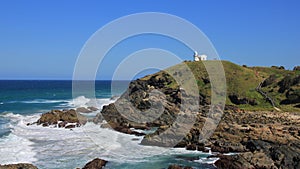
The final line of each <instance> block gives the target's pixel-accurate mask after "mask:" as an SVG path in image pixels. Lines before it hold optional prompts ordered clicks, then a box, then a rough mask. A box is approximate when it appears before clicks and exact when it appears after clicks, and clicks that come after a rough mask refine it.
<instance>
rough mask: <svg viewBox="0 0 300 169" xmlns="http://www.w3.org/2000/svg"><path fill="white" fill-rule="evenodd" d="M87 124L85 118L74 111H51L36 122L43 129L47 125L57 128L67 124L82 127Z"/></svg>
mask: <svg viewBox="0 0 300 169" xmlns="http://www.w3.org/2000/svg"><path fill="white" fill-rule="evenodd" d="M86 122H87V118H86V117H84V116H83V115H80V114H79V113H77V112H76V111H75V110H73V109H71V110H63V111H60V110H51V111H50V112H47V113H45V114H43V115H42V116H41V117H40V119H39V120H38V121H37V124H38V125H42V126H43V127H46V126H49V125H57V124H58V123H59V124H58V127H65V126H66V125H67V124H68V123H75V124H78V126H80V125H84V124H85V123H86Z"/></svg>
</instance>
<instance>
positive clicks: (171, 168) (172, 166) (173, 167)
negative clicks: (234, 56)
mask: <svg viewBox="0 0 300 169" xmlns="http://www.w3.org/2000/svg"><path fill="white" fill-rule="evenodd" d="M168 169H193V168H192V167H182V166H180V165H175V164H174V165H170V166H169V167H168Z"/></svg>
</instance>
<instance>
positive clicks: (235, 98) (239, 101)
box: [228, 94, 257, 106]
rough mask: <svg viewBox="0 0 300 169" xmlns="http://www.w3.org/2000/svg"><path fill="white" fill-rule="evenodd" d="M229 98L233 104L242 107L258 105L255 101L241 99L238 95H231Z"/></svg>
mask: <svg viewBox="0 0 300 169" xmlns="http://www.w3.org/2000/svg"><path fill="white" fill-rule="evenodd" d="M228 98H229V99H230V101H231V102H232V103H233V104H236V105H240V104H249V105H251V106H254V105H257V103H256V101H255V99H248V98H239V97H238V96H237V95H234V94H232V95H229V96H228Z"/></svg>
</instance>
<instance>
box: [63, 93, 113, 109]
mask: <svg viewBox="0 0 300 169" xmlns="http://www.w3.org/2000/svg"><path fill="white" fill-rule="evenodd" d="M114 101H115V99H109V98H102V99H90V98H86V97H84V96H79V97H76V98H74V99H72V100H70V101H68V103H67V104H65V105H66V106H68V107H72V108H77V107H96V108H99V109H102V107H103V106H104V105H107V104H110V103H113V102H114Z"/></svg>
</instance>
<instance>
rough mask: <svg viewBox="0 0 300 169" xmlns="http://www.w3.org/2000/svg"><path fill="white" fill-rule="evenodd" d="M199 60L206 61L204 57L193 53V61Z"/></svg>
mask: <svg viewBox="0 0 300 169" xmlns="http://www.w3.org/2000/svg"><path fill="white" fill-rule="evenodd" d="M200 60H202V61H203V60H207V56H206V55H204V54H203V55H199V54H198V52H197V51H195V52H194V61H196V62H198V61H200Z"/></svg>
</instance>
